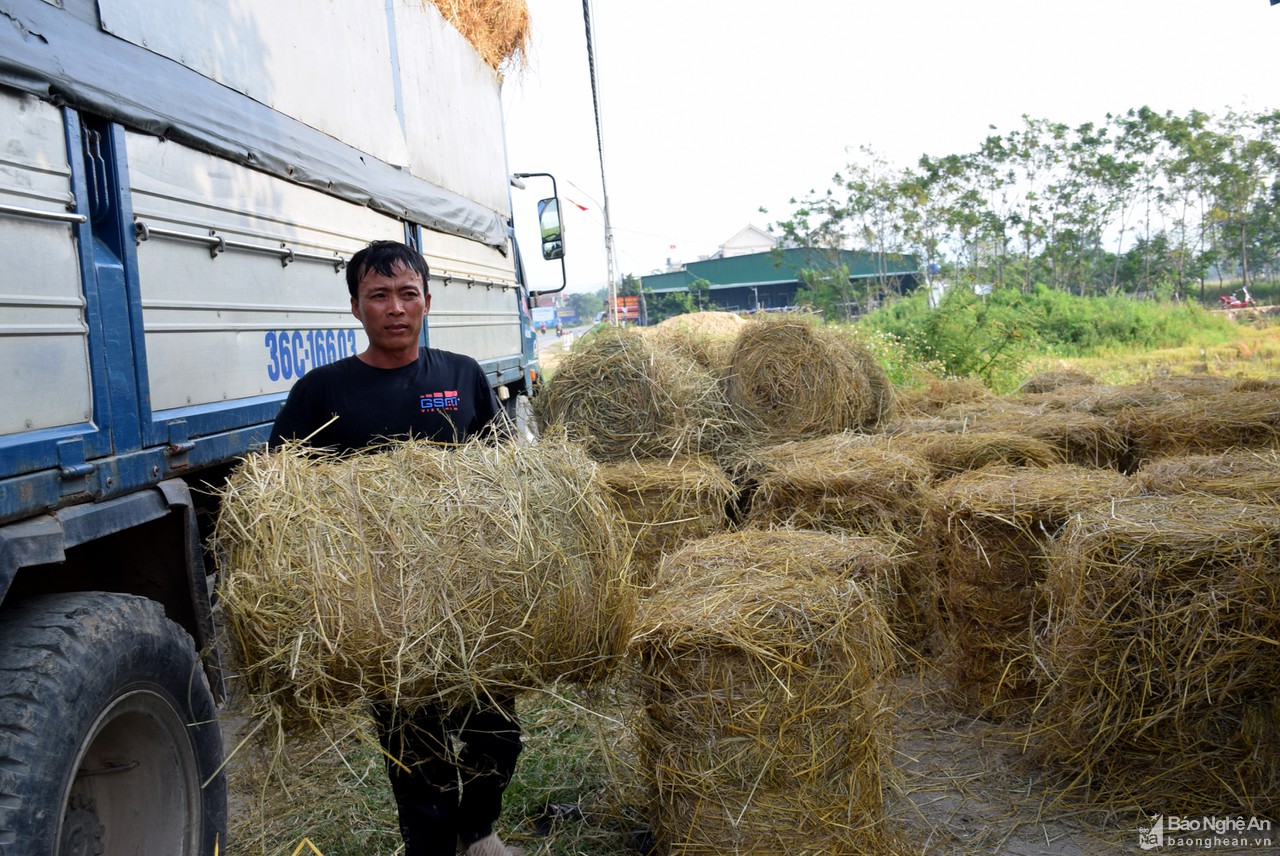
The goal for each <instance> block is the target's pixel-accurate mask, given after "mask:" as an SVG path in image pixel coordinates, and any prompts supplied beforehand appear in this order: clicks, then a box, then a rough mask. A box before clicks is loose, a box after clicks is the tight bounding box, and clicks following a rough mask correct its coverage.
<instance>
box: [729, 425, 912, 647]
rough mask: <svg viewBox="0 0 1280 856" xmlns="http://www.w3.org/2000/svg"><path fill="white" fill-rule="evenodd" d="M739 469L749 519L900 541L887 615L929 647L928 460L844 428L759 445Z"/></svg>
mask: <svg viewBox="0 0 1280 856" xmlns="http://www.w3.org/2000/svg"><path fill="white" fill-rule="evenodd" d="M736 472H738V473H739V478H740V479H741V481H740V482H739V483H740V484H741V485H742V493H743V496H744V497H745V501H744V503H743V505H744V506H745V508H746V513H745V516H744V522H745V523H746V524H747V525H749V526H753V527H756V528H768V527H782V528H790V529H812V530H818V531H823V532H837V533H847V534H852V535H868V536H872V537H877V538H883V539H885V540H886V541H887V542H888V543H889V544H892V545H895V547H896V548H895V549H893V550H892V554H893V555H895V556H896V557H897V562H896V563H895V564H896V567H895V574H894V580H893V584H892V585H891V590H892V596H891V597H890V599H888V600H886V601H885V610H886V614H887V617H888V619H889V623H890V626H891V627H892V628H893V631H894V634H895V636H896V637H897V639H898V640H899V641H900V642H902V643H903V644H905V645H908V646H910V647H912V648H916V649H919V648H921V647H923V646H924V644H925V643H926V642H927V641H928V640H929V637H930V636H931V635H932V633H933V632H934V630H935V629H936V627H937V610H936V597H937V578H936V573H935V570H934V569H935V567H936V561H937V556H936V551H937V533H936V531H935V529H934V526H933V517H932V516H931V515H930V514H929V509H930V508H931V507H932V506H933V504H934V501H935V500H934V494H933V489H932V487H931V486H930V484H929V482H930V479H931V477H932V473H931V471H930V469H929V466H928V465H927V464H926V463H924V461H922V460H920V459H919V458H918V457H916V456H914V455H911V454H908V453H903V452H895V451H890V450H888V449H885V448H877V447H874V446H869V445H868V444H867V441H866V435H861V434H854V433H852V432H845V433H841V434H833V435H831V436H829V437H820V438H817V439H814V440H799V441H793V442H791V443H782V444H779V445H776V446H771V447H768V448H765V449H760V450H756V451H754V452H752V453H751V454H750V457H749V459H747V460H745V461H743V462H741V463H739V465H738V467H737V470H736Z"/></svg>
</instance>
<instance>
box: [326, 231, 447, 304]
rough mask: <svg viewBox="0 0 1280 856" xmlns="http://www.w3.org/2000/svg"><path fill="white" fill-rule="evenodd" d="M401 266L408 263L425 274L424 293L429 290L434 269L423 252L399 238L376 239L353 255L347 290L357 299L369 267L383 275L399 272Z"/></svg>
mask: <svg viewBox="0 0 1280 856" xmlns="http://www.w3.org/2000/svg"><path fill="white" fill-rule="evenodd" d="M397 267H407V268H408V269H409V270H411V271H414V272H416V273H417V274H418V275H419V276H421V277H422V293H423V294H427V293H428V291H429V285H430V278H431V270H430V268H428V267H427V260H426V259H424V258H423V257H422V253H420V252H418V251H417V250H415V249H414V248H413V247H410V246H408V245H407V244H402V243H400V242H399V241H373V242H371V243H370V244H369V246H367V247H365V248H364V249H362V250H360V251H359V252H358V253H356V254H355V255H354V256H352V257H351V261H350V262H349V263H348V264H347V291H349V292H351V299H352V300H355V299H356V296H357V294H358V293H359V291H360V280H362V279H364V276H365V274H367V273H368V272H369V271H371V270H372V271H377V272H378V273H380V274H382V275H383V276H395V273H396V268H397Z"/></svg>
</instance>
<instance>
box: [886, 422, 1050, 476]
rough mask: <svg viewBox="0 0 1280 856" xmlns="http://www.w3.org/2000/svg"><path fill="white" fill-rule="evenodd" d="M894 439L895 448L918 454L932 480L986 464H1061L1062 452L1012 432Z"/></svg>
mask: <svg viewBox="0 0 1280 856" xmlns="http://www.w3.org/2000/svg"><path fill="white" fill-rule="evenodd" d="M896 439H897V441H898V444H899V449H902V450H905V451H909V452H912V453H914V454H916V455H919V456H920V457H921V458H922V459H924V461H925V462H927V463H928V464H929V467H930V469H931V470H932V471H933V476H934V479H935V480H941V479H947V478H950V477H951V476H954V475H956V474H958V473H963V472H968V471H969V470H976V469H979V468H981V467H985V466H986V465H988V464H1011V465H1013V466H1024V467H1047V466H1049V465H1050V464H1059V463H1062V453H1061V452H1059V451H1058V450H1057V449H1055V448H1054V447H1053V446H1051V445H1049V444H1048V443H1046V442H1044V441H1043V440H1037V439H1036V438H1035V437H1028V436H1026V435H1024V434H1021V433H1018V432H1014V431H964V432H960V433H955V432H946V431H940V432H924V433H920V434H905V435H899V436H898V437H897V438H896Z"/></svg>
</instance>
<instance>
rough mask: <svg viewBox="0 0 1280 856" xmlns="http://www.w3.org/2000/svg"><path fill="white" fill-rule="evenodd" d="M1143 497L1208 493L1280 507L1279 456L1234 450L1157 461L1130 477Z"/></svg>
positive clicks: (1278, 454)
mask: <svg viewBox="0 0 1280 856" xmlns="http://www.w3.org/2000/svg"><path fill="white" fill-rule="evenodd" d="M1134 479H1135V481H1136V482H1137V484H1138V486H1139V487H1140V488H1142V491H1143V492H1144V493H1148V494H1155V495H1163V496H1171V495H1176V494H1181V493H1211V494H1214V495H1215V496H1228V497H1233V498H1235V499H1242V500H1245V501H1247V502H1275V503H1280V452H1278V451H1276V450H1274V449H1272V450H1269V451H1262V452H1257V451H1246V450H1244V449H1236V450H1232V451H1229V452H1220V453H1219V454H1216V455H1184V456H1178V457H1173V458H1161V459H1159V460H1156V461H1151V462H1150V463H1148V464H1146V465H1145V466H1143V467H1142V469H1140V470H1139V471H1138V472H1137V473H1136V474H1135V476H1134Z"/></svg>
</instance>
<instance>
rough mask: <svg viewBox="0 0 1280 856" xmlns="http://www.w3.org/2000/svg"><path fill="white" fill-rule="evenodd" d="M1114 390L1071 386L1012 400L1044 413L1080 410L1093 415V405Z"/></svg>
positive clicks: (1018, 396)
mask: <svg viewBox="0 0 1280 856" xmlns="http://www.w3.org/2000/svg"><path fill="white" fill-rule="evenodd" d="M1113 389H1114V387H1111V386H1108V385H1106V384H1100V383H1099V384H1082V385H1069V386H1060V387H1058V388H1057V389H1053V390H1050V391H1048V392H1022V393H1017V394H1016V395H1012V396H1010V398H1011V399H1012V400H1013V401H1016V402H1018V403H1019V404H1021V405H1023V406H1025V407H1035V408H1037V409H1039V410H1044V411H1050V410H1079V411H1080V412H1082V413H1093V412H1095V411H1094V410H1093V405H1094V404H1095V403H1096V402H1097V401H1098V400H1099V397H1100V396H1103V395H1104V394H1107V393H1109V392H1110V391H1111V390H1113ZM1099 415H1101V413H1100V414H1099Z"/></svg>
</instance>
